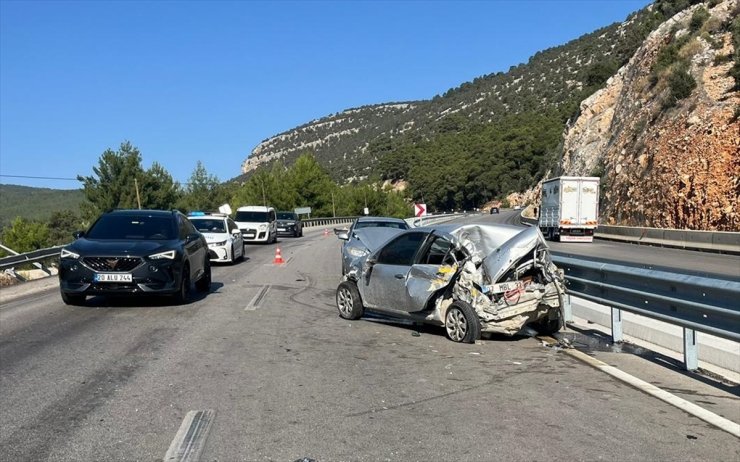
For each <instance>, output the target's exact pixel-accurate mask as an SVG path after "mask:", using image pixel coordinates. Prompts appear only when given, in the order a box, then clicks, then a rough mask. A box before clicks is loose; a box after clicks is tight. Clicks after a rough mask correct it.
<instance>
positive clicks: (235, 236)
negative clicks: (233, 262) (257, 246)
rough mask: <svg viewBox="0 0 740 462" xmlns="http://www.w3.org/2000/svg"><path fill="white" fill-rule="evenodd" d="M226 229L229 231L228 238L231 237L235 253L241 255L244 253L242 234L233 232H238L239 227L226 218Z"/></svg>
mask: <svg viewBox="0 0 740 462" xmlns="http://www.w3.org/2000/svg"><path fill="white" fill-rule="evenodd" d="M226 228H227V229H228V230H229V236H231V239H232V240H233V242H234V250H235V253H236V254H238V255H242V254H243V253H244V238H243V237H242V233H237V232H235V231H238V230H239V227H238V226H237V225H236V223H235V222H234V220H232V219H231V218H226ZM232 257H234V258H236V255H232Z"/></svg>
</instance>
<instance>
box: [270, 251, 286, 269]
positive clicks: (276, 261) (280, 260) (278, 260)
mask: <svg viewBox="0 0 740 462" xmlns="http://www.w3.org/2000/svg"><path fill="white" fill-rule="evenodd" d="M272 262H273V263H274V264H276V265H279V264H282V263H285V260H283V254H281V253H280V247H277V248H276V249H275V259H274V260H273V261H272Z"/></svg>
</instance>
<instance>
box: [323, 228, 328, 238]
mask: <svg viewBox="0 0 740 462" xmlns="http://www.w3.org/2000/svg"><path fill="white" fill-rule="evenodd" d="M328 235H329V228H324V237H326V236H328Z"/></svg>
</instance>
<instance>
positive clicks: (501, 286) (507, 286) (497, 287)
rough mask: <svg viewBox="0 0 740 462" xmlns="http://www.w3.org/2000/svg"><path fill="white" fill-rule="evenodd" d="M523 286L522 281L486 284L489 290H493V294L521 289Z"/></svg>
mask: <svg viewBox="0 0 740 462" xmlns="http://www.w3.org/2000/svg"><path fill="white" fill-rule="evenodd" d="M523 288H524V283H523V282H522V281H509V282H499V283H498V284H494V285H492V286H488V290H489V292H493V293H494V294H500V293H502V292H509V291H511V290H514V289H523Z"/></svg>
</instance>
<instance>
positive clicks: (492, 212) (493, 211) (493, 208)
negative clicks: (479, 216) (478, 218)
mask: <svg viewBox="0 0 740 462" xmlns="http://www.w3.org/2000/svg"><path fill="white" fill-rule="evenodd" d="M494 213H498V207H491V215H493V214H494Z"/></svg>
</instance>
